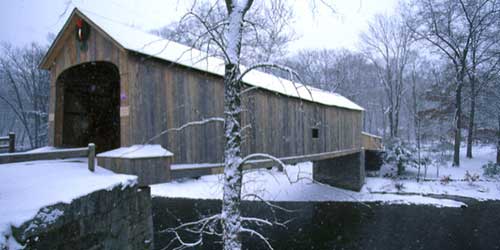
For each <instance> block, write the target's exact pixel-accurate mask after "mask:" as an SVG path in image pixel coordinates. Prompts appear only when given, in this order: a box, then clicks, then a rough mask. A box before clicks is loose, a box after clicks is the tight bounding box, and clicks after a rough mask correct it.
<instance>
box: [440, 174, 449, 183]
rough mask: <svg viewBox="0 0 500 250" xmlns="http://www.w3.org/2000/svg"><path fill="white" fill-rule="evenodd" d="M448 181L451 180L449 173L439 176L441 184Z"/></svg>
mask: <svg viewBox="0 0 500 250" xmlns="http://www.w3.org/2000/svg"><path fill="white" fill-rule="evenodd" d="M450 181H451V175H444V176H443V177H441V184H443V185H446V184H448V183H450Z"/></svg>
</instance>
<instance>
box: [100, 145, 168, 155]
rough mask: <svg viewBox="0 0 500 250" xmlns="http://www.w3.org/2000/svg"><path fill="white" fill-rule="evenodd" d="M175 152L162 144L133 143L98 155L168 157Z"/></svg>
mask: <svg viewBox="0 0 500 250" xmlns="http://www.w3.org/2000/svg"><path fill="white" fill-rule="evenodd" d="M173 155H174V154H173V153H172V152H170V151H168V150H166V149H164V148H163V147H162V146H161V145H156V144H155V145H150V144H146V145H133V146H130V147H121V148H117V149H114V150H111V151H107V152H104V153H100V154H98V155H97V157H110V158H151V157H166V156H173Z"/></svg>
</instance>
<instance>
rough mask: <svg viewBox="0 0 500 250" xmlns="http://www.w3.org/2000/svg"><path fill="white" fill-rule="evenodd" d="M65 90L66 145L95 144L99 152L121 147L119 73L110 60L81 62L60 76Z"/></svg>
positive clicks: (64, 142)
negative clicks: (108, 61)
mask: <svg viewBox="0 0 500 250" xmlns="http://www.w3.org/2000/svg"><path fill="white" fill-rule="evenodd" d="M57 84H58V86H62V88H63V91H64V94H63V100H64V101H63V104H64V107H63V129H62V130H63V133H62V135H63V138H62V144H63V146H66V147H84V146H87V144H88V143H89V142H93V143H95V144H96V150H97V152H103V151H107V150H110V149H114V148H118V147H120V74H119V71H118V68H117V67H116V66H115V65H113V64H111V63H107V62H92V63H85V64H81V65H78V66H75V67H72V68H69V69H67V70H65V71H64V72H63V73H62V74H61V75H60V76H59V78H58V79H57Z"/></svg>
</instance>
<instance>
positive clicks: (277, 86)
mask: <svg viewBox="0 0 500 250" xmlns="http://www.w3.org/2000/svg"><path fill="white" fill-rule="evenodd" d="M75 13H79V15H82V17H83V18H86V19H88V21H90V22H91V23H93V24H94V25H96V26H97V27H99V28H100V29H101V30H102V31H104V32H105V33H106V34H107V35H108V36H109V37H111V39H112V40H114V42H116V43H118V44H119V45H120V46H122V47H123V48H124V49H126V50H130V51H134V52H138V53H141V54H145V55H149V56H152V57H155V58H158V59H162V60H166V61H170V62H175V63H177V64H180V65H183V66H186V67H189V68H194V69H198V70H201V71H205V72H209V73H212V74H216V75H220V76H223V75H224V69H225V68H224V60H222V59H220V58H217V57H213V56H208V54H207V53H205V52H203V51H200V50H198V49H194V48H191V47H188V46H185V45H183V44H180V43H177V42H173V41H170V40H166V39H165V38H162V37H159V36H156V35H153V34H151V33H148V32H145V31H142V30H139V29H136V28H133V27H130V26H127V25H125V24H121V23H119V22H116V21H113V20H110V19H108V18H105V17H102V16H99V15H96V14H94V13H89V12H85V11H81V10H78V9H76V8H75V10H74V11H73V14H72V15H71V16H73V15H74V14H75ZM70 19H71V17H70ZM241 70H242V72H243V71H244V70H245V67H241ZM243 81H244V82H245V83H246V84H249V85H252V86H256V87H259V88H262V89H266V90H270V91H273V92H277V93H280V94H283V95H287V96H292V97H297V98H300V99H303V100H308V101H312V102H316V103H321V104H324V105H328V106H336V107H341V108H346V109H351V110H360V111H362V110H363V108H362V107H361V106H359V105H357V104H356V103H354V102H352V101H351V100H349V99H347V98H345V97H344V96H342V95H340V94H337V93H332V92H327V91H324V90H321V89H318V88H314V87H311V86H306V85H303V84H300V83H298V82H292V81H289V80H286V79H283V78H279V77H276V76H274V75H271V74H267V73H264V72H261V71H257V70H253V71H251V72H250V73H248V74H246V75H245V76H244V78H243Z"/></svg>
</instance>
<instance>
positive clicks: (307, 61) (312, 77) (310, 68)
mask: <svg viewBox="0 0 500 250" xmlns="http://www.w3.org/2000/svg"><path fill="white" fill-rule="evenodd" d="M282 64H284V65H287V66H288V67H290V68H293V69H295V70H296V71H297V73H298V74H299V75H300V76H301V78H302V80H303V81H304V82H307V83H308V84H310V85H311V86H314V87H317V88H320V89H323V90H327V91H330V92H336V93H339V94H341V95H343V96H346V97H347V98H349V99H351V100H353V101H355V102H356V103H358V104H360V105H361V106H363V107H364V108H365V110H366V112H365V114H364V116H363V119H364V122H363V124H364V130H365V131H368V132H371V133H376V134H379V133H383V131H382V130H381V128H383V122H384V116H385V115H384V108H383V107H385V100H384V99H381V98H379V96H380V95H383V94H384V90H383V89H382V88H381V86H380V85H379V84H377V80H378V79H377V71H376V68H375V67H374V65H373V64H372V63H371V62H369V61H368V60H367V59H366V58H365V57H364V56H363V55H362V54H360V53H357V52H353V51H349V50H346V49H340V50H334V49H306V50H301V51H299V52H298V53H297V54H295V55H292V56H290V57H288V58H286V59H285V60H283V62H282ZM282 73H284V72H282ZM281 76H285V77H286V75H285V74H282V75H281Z"/></svg>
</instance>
